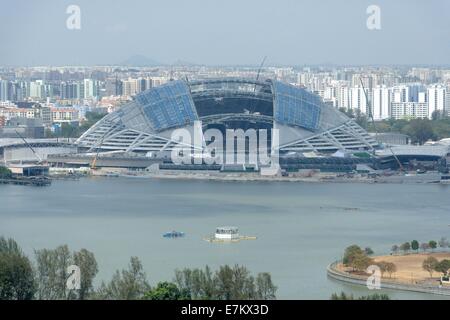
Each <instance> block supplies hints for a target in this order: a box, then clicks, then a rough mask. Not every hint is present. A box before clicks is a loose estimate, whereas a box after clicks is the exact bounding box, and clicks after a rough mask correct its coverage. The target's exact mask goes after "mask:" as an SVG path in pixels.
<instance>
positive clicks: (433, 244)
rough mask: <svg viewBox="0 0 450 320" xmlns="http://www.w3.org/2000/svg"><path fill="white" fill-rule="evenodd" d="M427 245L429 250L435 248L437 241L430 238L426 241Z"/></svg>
mask: <svg viewBox="0 0 450 320" xmlns="http://www.w3.org/2000/svg"><path fill="white" fill-rule="evenodd" d="M428 245H429V246H430V248H431V251H433V250H434V249H436V248H437V242H436V241H434V240H430V242H428Z"/></svg>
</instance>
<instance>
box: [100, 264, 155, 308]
mask: <svg viewBox="0 0 450 320" xmlns="http://www.w3.org/2000/svg"><path fill="white" fill-rule="evenodd" d="M150 289H151V288H150V285H149V283H148V282H147V276H146V274H145V272H144V269H143V267H142V263H141V262H140V261H139V259H138V258H137V257H131V259H130V264H129V266H128V269H127V270H125V269H124V270H122V271H116V273H115V274H114V275H113V277H112V279H111V281H110V282H109V283H104V282H102V284H101V286H100V288H99V290H98V291H97V293H96V296H95V297H96V299H105V300H139V299H141V298H142V297H143V296H144V295H145V293H147V292H148V291H150Z"/></svg>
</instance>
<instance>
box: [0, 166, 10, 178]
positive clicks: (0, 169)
mask: <svg viewBox="0 0 450 320" xmlns="http://www.w3.org/2000/svg"><path fill="white" fill-rule="evenodd" d="M11 176H12V172H11V170H9V169H8V168H7V167H4V166H0V178H3V179H8V178H11Z"/></svg>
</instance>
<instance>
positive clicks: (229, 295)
mask: <svg viewBox="0 0 450 320" xmlns="http://www.w3.org/2000/svg"><path fill="white" fill-rule="evenodd" d="M175 283H176V285H177V287H178V288H179V289H180V290H181V291H183V290H185V292H188V293H189V296H190V297H191V299H202V300H209V299H213V300H229V299H241V300H255V299H257V300H269V299H276V290H277V287H276V286H275V285H274V284H273V283H272V278H271V276H270V274H269V273H265V272H263V273H258V274H257V275H256V277H254V276H252V275H251V274H250V272H249V271H248V270H247V269H246V268H245V267H243V266H239V265H235V266H233V267H230V266H228V265H224V266H221V267H220V268H219V270H217V271H215V272H214V274H213V273H212V272H211V270H210V268H209V267H208V266H206V268H205V270H201V269H183V270H181V271H180V270H176V271H175Z"/></svg>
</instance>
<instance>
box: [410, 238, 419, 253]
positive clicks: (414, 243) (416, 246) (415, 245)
mask: <svg viewBox="0 0 450 320" xmlns="http://www.w3.org/2000/svg"><path fill="white" fill-rule="evenodd" d="M411 249H413V250H414V251H416V252H417V251H419V241H417V240H413V241H411Z"/></svg>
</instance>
